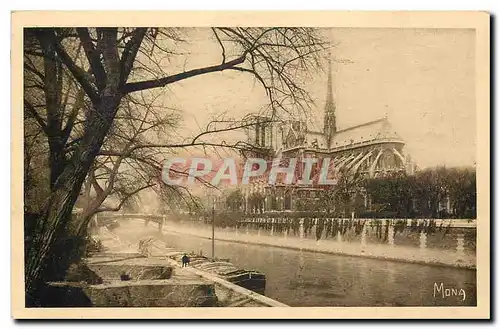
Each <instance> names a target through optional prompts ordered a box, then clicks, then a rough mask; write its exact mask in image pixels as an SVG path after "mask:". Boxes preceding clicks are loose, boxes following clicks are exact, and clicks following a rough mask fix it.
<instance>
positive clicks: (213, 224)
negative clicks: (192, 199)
mask: <svg viewBox="0 0 500 329" xmlns="http://www.w3.org/2000/svg"><path fill="white" fill-rule="evenodd" d="M213 261H215V197H214V198H213V199H212V262H213Z"/></svg>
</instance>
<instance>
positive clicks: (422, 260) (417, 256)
mask: <svg viewBox="0 0 500 329" xmlns="http://www.w3.org/2000/svg"><path fill="white" fill-rule="evenodd" d="M150 225H155V224H150ZM163 232H164V233H169V234H181V235H188V236H195V237H199V238H204V239H211V236H212V231H211V228H210V227H208V226H203V227H200V226H194V225H183V224H178V223H171V222H170V223H169V222H167V223H166V225H165V226H164V227H163ZM258 234H259V233H257V234H255V232H252V233H251V234H250V232H248V233H247V231H243V232H241V231H236V230H229V229H219V228H217V229H216V231H215V240H216V241H225V242H233V243H242V244H254V245H261V246H269V247H278V248H285V249H294V250H302V251H310V252H318V253H325V254H334V255H345V256H355V257H365V258H372V259H381V260H388V261H397V262H405V263H415V264H425V265H435V266H448V267H455V268H466V269H475V268H476V256H475V255H474V254H466V253H457V252H456V251H455V250H441V249H431V248H425V249H423V248H414V247H406V246H397V245H396V246H391V245H386V244H366V245H362V244H361V243H352V242H337V241H335V240H319V241H316V240H314V239H307V238H300V237H295V236H283V235H280V236H278V235H268V234H265V233H261V234H260V235H258Z"/></svg>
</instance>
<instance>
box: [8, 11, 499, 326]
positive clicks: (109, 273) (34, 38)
mask: <svg viewBox="0 0 500 329" xmlns="http://www.w3.org/2000/svg"><path fill="white" fill-rule="evenodd" d="M150 15H151V16H150ZM489 20H490V17H489V15H488V14H487V13H485V12H484V13H483V12H461V13H458V12H442V13H423V12H421V13H417V12H379V13H368V12H366V13H362V12H349V13H348V12H309V13H307V12H304V13H302V14H300V13H295V14H292V13H290V12H289V13H288V14H285V13H281V14H280V13H278V12H261V13H251V12H248V13H244V12H240V13H224V12H219V13H216V14H207V13H201V12H184V13H182V14H181V13H174V12H163V13H162V12H156V13H154V14H152V13H147V12H142V13H139V12H138V13H137V14H136V13H133V12H131V13H124V12H117V13H116V16H115V15H109V14H105V13H103V12H80V13H78V12H65V13H63V12H59V13H56V12H47V13H45V14H44V15H43V16H40V15H38V16H37V15H36V14H35V12H17V13H13V15H12V24H13V28H12V31H13V37H12V38H13V39H12V67H13V68H12V69H13V72H16V73H17V74H15V73H13V77H12V93H13V109H12V125H13V126H12V127H13V129H12V130H13V137H12V155H13V160H12V161H13V164H12V167H13V169H12V181H13V183H12V184H13V185H12V191H13V199H12V200H13V201H12V202H13V204H12V268H13V269H12V271H13V272H12V280H13V281H12V287H13V288H12V289H13V290H12V302H13V306H12V307H13V308H12V309H13V311H12V312H13V316H14V317H15V318H47V317H49V318H74V317H78V318H81V317H89V318H90V317H91V318H109V317H113V318H215V317H216V318H247V319H251V318H255V319H258V318H282V319H287V318H289V319H292V318H358V319H362V318H377V317H383V318H401V317H404V318H429V317H432V318H489V317H490V310H489V308H490V277H489V271H490V257H489V253H490V231H489V228H490V209H489V208H490V204H489V197H490V195H489V193H490V192H489V189H490V188H489V179H490V174H489V161H490V154H489V143H490V141H489V136H490V131H489V126H490V125H489V113H490V109H489V88H490V86H489V24H490V23H489ZM137 26H139V27H137ZM143 26H149V27H143ZM21 98H22V103H21ZM15 127H18V128H19V129H15ZM16 195H17V196H18V198H16V197H15V196H16Z"/></svg>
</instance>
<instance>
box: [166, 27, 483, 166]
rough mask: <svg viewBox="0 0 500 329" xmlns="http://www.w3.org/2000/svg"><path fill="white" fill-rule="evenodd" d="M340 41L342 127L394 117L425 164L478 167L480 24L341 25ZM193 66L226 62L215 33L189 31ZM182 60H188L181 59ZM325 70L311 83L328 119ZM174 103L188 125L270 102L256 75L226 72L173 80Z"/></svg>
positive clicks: (337, 83) (337, 68)
mask: <svg viewBox="0 0 500 329" xmlns="http://www.w3.org/2000/svg"><path fill="white" fill-rule="evenodd" d="M324 33H325V35H327V36H328V37H329V38H330V39H331V40H332V42H333V44H334V45H335V48H334V49H333V50H332V57H333V58H334V59H338V60H349V61H350V62H351V63H349V64H341V63H337V62H334V63H333V84H334V86H333V88H334V98H335V101H336V104H337V123H338V128H339V129H343V128H347V127H349V126H351V125H355V124H360V123H363V122H366V121H370V120H374V119H378V118H381V117H383V116H385V115H386V114H387V115H388V118H389V121H390V122H391V123H392V124H393V126H394V128H395V129H396V131H397V132H398V133H399V134H400V136H401V137H403V138H404V139H405V141H406V143H407V153H409V154H410V155H411V157H412V158H413V159H414V160H415V161H416V162H417V164H418V165H419V166H420V167H421V168H424V167H429V166H436V165H448V166H455V165H473V164H474V161H475V153H476V149H475V144H476V115H475V112H476V109H475V82H474V76H475V68H474V65H475V38H474V30H456V29H439V30H437V29H367V28H335V29H330V30H325V31H324ZM189 36H190V41H191V45H193V46H186V47H187V48H188V49H187V50H189V52H190V53H191V55H190V56H189V57H188V58H189V60H188V61H187V62H185V63H183V64H182V65H185V67H186V69H190V68H195V67H199V66H202V65H213V64H218V63H220V60H221V57H220V49H219V48H218V45H217V43H216V42H214V41H213V40H211V39H210V38H209V36H210V31H209V30H208V29H207V30H196V31H191V32H190V33H189ZM178 64H179V65H180V63H178ZM326 79H327V75H326V74H325V73H318V74H317V77H316V78H315V79H313V80H312V81H310V82H308V85H307V89H308V90H309V91H310V93H311V95H312V96H313V98H314V99H315V101H316V106H317V113H313V115H312V117H316V118H319V119H320V120H318V126H320V127H321V125H322V115H323V113H322V112H323V107H324V102H325V97H326ZM170 90H171V91H172V93H169V95H170V96H169V102H171V104H172V105H174V106H176V107H178V108H179V109H180V110H181V111H182V113H183V116H184V121H183V125H184V127H185V128H186V129H187V130H197V129H198V128H197V126H196V125H201V126H204V125H205V124H206V122H207V120H208V118H209V117H210V116H211V115H213V114H216V113H219V112H222V111H229V112H230V113H233V114H235V115H237V113H243V112H254V111H257V110H258V109H259V108H260V107H261V106H263V105H264V104H265V102H266V97H265V94H264V92H263V90H262V88H261V87H260V86H259V85H258V84H256V83H254V81H253V79H252V78H251V77H250V76H249V75H245V74H242V73H238V72H222V73H214V74H208V75H203V76H200V77H196V78H193V79H188V80H186V81H183V82H181V83H176V84H175V85H173V86H172V87H171V88H170Z"/></svg>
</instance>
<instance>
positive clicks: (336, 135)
mask: <svg viewBox="0 0 500 329" xmlns="http://www.w3.org/2000/svg"><path fill="white" fill-rule="evenodd" d="M336 114H337V108H336V105H335V101H334V98H333V90H332V77H331V65H330V70H329V76H328V82H327V95H326V102H325V108H324V118H323V130H322V131H315V130H310V129H309V127H308V126H307V124H306V123H305V122H302V121H293V120H290V121H287V122H284V123H279V124H271V123H267V122H266V123H262V124H259V125H256V126H255V130H253V131H250V133H249V138H250V140H249V142H250V143H252V144H254V145H256V146H258V147H260V148H262V149H265V150H267V151H268V154H275V156H276V155H277V156H281V157H283V158H304V157H316V158H325V157H328V158H330V159H332V160H333V163H334V167H335V168H336V169H337V170H341V171H343V172H345V173H348V174H350V175H355V174H358V175H360V176H362V177H366V178H374V177H380V176H385V175H387V174H391V173H394V172H406V173H408V174H413V173H414V171H415V169H416V165H415V164H414V163H413V162H412V160H411V158H410V156H409V155H406V154H405V152H404V148H405V141H404V140H403V139H402V138H401V137H400V136H399V135H398V133H397V132H396V131H395V130H394V129H393V127H392V125H391V124H390V122H389V120H388V118H387V117H384V118H381V119H378V120H374V121H370V122H366V123H362V124H359V125H356V126H352V127H348V128H344V129H338V128H337V119H336ZM264 121H265V120H263V122H264ZM318 189H319V188H318V187H314V186H303V185H301V186H298V185H296V186H290V185H285V184H279V183H277V184H275V185H273V186H269V185H268V184H267V182H266V181H264V180H262V181H256V182H254V183H253V184H252V185H251V186H250V187H249V188H247V189H246V191H245V195H246V196H249V195H251V194H252V193H254V192H259V193H263V194H264V195H265V196H266V199H265V201H264V204H263V205H262V208H263V209H262V210H261V211H266V210H294V199H295V198H297V197H302V196H309V197H311V196H314V195H315V194H316V191H317V190H318Z"/></svg>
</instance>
